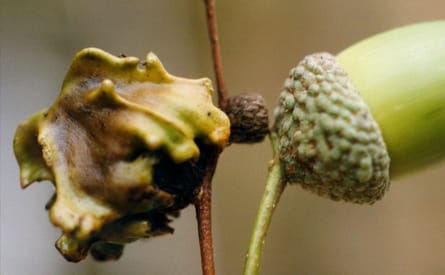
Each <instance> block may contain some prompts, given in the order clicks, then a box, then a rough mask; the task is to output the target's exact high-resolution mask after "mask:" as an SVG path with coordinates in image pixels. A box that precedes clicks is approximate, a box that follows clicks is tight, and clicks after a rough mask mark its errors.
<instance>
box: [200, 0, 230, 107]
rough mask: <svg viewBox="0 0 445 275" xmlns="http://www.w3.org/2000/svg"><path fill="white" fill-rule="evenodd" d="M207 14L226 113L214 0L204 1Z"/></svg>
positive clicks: (219, 90)
mask: <svg viewBox="0 0 445 275" xmlns="http://www.w3.org/2000/svg"><path fill="white" fill-rule="evenodd" d="M204 2H205V6H206V14H207V26H208V29H209V37H210V43H211V46H212V56H213V67H214V70H215V77H216V86H217V92H218V105H219V107H220V108H221V109H222V110H223V111H225V110H226V105H227V97H228V95H227V90H226V84H225V82H224V74H223V69H222V63H221V53H220V48H219V38H218V30H217V26H216V11H215V3H214V1H213V0H204Z"/></svg>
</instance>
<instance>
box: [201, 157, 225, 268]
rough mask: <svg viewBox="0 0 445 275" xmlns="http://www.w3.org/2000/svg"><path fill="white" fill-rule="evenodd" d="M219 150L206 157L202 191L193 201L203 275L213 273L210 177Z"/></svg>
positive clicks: (211, 176)
mask: <svg viewBox="0 0 445 275" xmlns="http://www.w3.org/2000/svg"><path fill="white" fill-rule="evenodd" d="M219 153H220V152H219V150H215V151H213V152H212V153H211V154H210V155H209V156H208V158H207V166H206V169H205V176H204V179H203V184H202V187H201V188H202V189H201V190H202V193H201V194H200V197H199V199H198V200H197V202H196V203H195V209H196V219H197V220H198V235H199V248H200V251H201V267H202V274H203V275H213V274H215V261H214V258H213V240H212V203H211V202H212V178H213V175H214V173H215V168H216V164H217V162H218V156H219Z"/></svg>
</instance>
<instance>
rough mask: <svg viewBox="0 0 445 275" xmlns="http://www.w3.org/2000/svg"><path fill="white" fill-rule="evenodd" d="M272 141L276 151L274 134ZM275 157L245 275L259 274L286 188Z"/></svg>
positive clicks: (250, 246) (251, 240) (252, 238)
mask: <svg viewBox="0 0 445 275" xmlns="http://www.w3.org/2000/svg"><path fill="white" fill-rule="evenodd" d="M270 140H271V142H272V148H274V151H276V148H277V145H276V137H275V136H274V135H273V134H271V135H270ZM274 155H275V159H274V160H273V163H272V166H271V167H270V168H269V173H268V175H267V182H266V188H265V190H264V193H263V197H262V198H261V202H260V207H259V209H258V213H257V217H256V220H255V225H254V227H253V231H252V236H251V238H250V243H249V250H248V252H247V258H246V263H245V266H244V275H256V274H258V271H259V268H260V262H261V256H262V254H263V247H264V243H265V240H266V235H267V231H268V229H269V225H270V222H271V220H272V216H273V213H274V211H275V208H276V206H277V204H278V202H279V200H280V197H281V194H282V193H283V191H284V188H285V187H286V183H285V182H284V181H282V179H281V168H280V163H279V160H278V158H277V155H276V153H275V152H274Z"/></svg>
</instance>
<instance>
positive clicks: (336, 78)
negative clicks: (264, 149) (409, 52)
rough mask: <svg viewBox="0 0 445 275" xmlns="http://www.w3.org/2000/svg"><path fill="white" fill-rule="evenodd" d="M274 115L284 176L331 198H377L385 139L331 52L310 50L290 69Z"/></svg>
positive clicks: (382, 184) (385, 178)
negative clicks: (312, 51)
mask: <svg viewBox="0 0 445 275" xmlns="http://www.w3.org/2000/svg"><path fill="white" fill-rule="evenodd" d="M274 116H275V119H276V121H275V125H274V131H275V132H276V134H277V137H278V139H279V158H280V161H281V165H282V169H283V174H284V177H285V180H287V181H288V182H289V183H297V184H300V185H301V186H302V187H303V188H305V189H309V190H311V191H313V192H315V193H317V194H318V195H320V196H323V197H328V198H331V199H333V200H343V201H348V202H354V203H371V204H372V203H374V202H375V201H376V200H378V199H380V198H382V196H383V194H384V193H385V191H386V190H387V189H388V187H389V183H390V179H389V164H390V158H389V155H388V152H387V150H386V146H385V143H384V141H383V138H382V135H381V132H380V129H379V126H378V125H377V123H376V122H375V121H374V119H373V117H372V115H371V113H370V111H369V109H368V107H367V105H366V103H365V102H364V101H363V100H362V98H361V97H360V95H359V93H358V92H357V91H356V89H355V88H354V86H353V85H352V83H351V82H350V80H349V79H348V76H347V74H346V73H345V71H344V70H343V69H342V68H341V67H340V65H339V64H338V62H337V60H336V58H335V57H334V56H332V55H330V54H328V53H317V54H313V55H310V56H307V57H305V58H304V59H303V61H301V62H300V63H299V64H298V65H297V67H295V68H293V69H292V70H291V71H290V74H289V77H288V79H287V80H286V81H285V83H284V90H283V92H282V93H281V94H280V97H279V104H278V107H277V108H276V109H275V110H274Z"/></svg>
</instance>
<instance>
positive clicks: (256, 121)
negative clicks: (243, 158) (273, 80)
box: [225, 94, 269, 144]
mask: <svg viewBox="0 0 445 275" xmlns="http://www.w3.org/2000/svg"><path fill="white" fill-rule="evenodd" d="M225 111H226V114H227V116H228V117H229V119H230V142H233V143H247V144H251V143H258V142H261V141H263V140H264V138H265V137H266V136H267V134H268V133H269V115H268V111H267V106H266V103H265V101H264V98H263V97H262V96H261V95H259V94H241V95H237V96H232V97H229V98H228V100H227V106H226V109H225Z"/></svg>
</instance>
